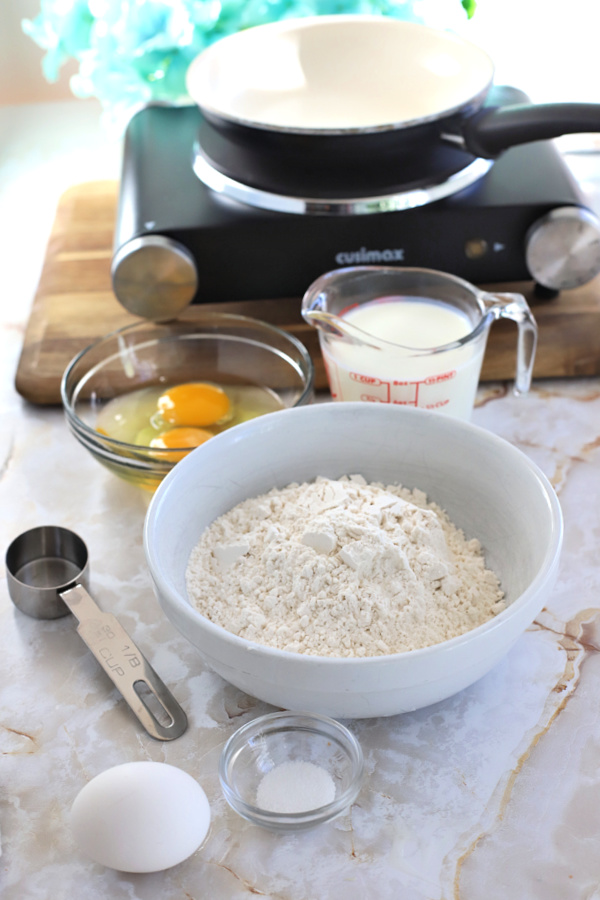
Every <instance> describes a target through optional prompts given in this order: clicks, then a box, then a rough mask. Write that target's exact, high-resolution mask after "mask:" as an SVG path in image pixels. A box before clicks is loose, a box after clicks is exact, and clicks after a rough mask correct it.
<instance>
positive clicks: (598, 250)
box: [525, 206, 600, 291]
mask: <svg viewBox="0 0 600 900" xmlns="http://www.w3.org/2000/svg"><path fill="white" fill-rule="evenodd" d="M525 260H526V262H527V267H528V269H529V271H530V273H531V275H532V277H533V278H534V279H535V280H536V281H537V283H538V284H541V285H542V286H543V287H546V288H550V289H551V290H555V291H562V290H565V289H568V288H576V287H580V285H582V284H586V283H587V282H588V281H591V280H592V278H594V277H595V276H596V275H597V274H598V273H599V272H600V220H599V219H598V217H597V216H596V215H594V213H592V212H590V210H589V209H585V208H583V207H580V206H559V207H557V208H556V209H553V210H551V211H550V212H549V213H546V215H545V216H542V218H541V219H538V220H537V222H534V223H533V225H532V226H531V227H530V229H529V231H528V232H527V235H526V237H525Z"/></svg>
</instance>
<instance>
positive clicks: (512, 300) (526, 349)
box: [483, 294, 538, 396]
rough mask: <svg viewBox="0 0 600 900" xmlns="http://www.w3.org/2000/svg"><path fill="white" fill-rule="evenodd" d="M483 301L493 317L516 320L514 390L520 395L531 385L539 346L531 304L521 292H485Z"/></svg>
mask: <svg viewBox="0 0 600 900" xmlns="http://www.w3.org/2000/svg"><path fill="white" fill-rule="evenodd" d="M483 301H484V303H485V305H486V307H487V309H488V315H491V316H492V318H493V319H511V320H512V321H513V322H516V325H517V329H518V337H517V366H516V371H515V382H514V386H513V392H514V393H515V394H516V395H517V396H519V395H520V394H526V393H527V392H528V391H529V389H530V387H531V378H532V376H533V364H534V362H535V351H536V347H537V338H538V330H537V324H536V321H535V319H534V317H533V314H532V312H531V309H530V308H529V305H528V303H527V301H526V299H525V297H523V296H522V295H521V294H484V296H483Z"/></svg>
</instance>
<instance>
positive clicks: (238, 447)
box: [144, 402, 562, 718]
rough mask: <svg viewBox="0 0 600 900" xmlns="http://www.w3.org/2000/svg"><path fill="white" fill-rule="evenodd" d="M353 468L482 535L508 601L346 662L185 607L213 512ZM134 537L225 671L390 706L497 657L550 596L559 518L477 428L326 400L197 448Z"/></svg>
mask: <svg viewBox="0 0 600 900" xmlns="http://www.w3.org/2000/svg"><path fill="white" fill-rule="evenodd" d="M352 473H360V474H362V475H363V476H364V477H365V478H366V479H367V480H368V481H382V482H384V483H388V484H389V483H397V482H400V483H401V484H403V485H404V486H405V487H410V488H415V487H418V488H421V489H422V490H424V491H426V492H427V494H428V495H429V498H430V499H431V500H434V501H435V502H436V503H438V504H439V505H440V506H442V507H443V508H444V509H445V510H446V511H447V512H448V514H449V516H450V518H451V520H452V521H453V522H454V523H455V524H456V525H458V526H459V527H461V528H462V529H463V530H464V531H465V533H466V534H467V536H468V537H477V538H478V539H479V540H480V541H481V544H482V546H483V549H484V552H485V555H486V561H487V564H488V566H489V567H490V568H492V569H493V570H494V571H495V572H496V573H497V574H498V576H499V577H500V580H501V583H502V587H503V590H504V591H505V595H506V601H507V608H506V609H505V610H504V611H503V612H501V613H500V614H499V615H498V616H496V617H495V618H494V619H492V620H490V621H489V622H486V623H485V624H483V625H480V626H479V627H478V628H475V629H474V630H473V631H470V632H468V633H466V634H464V635H461V636H460V637H457V638H453V639H452V640H449V641H445V642H444V643H441V644H436V645H434V646H431V647H425V648H423V649H421V650H413V651H410V652H406V653H398V654H393V655H389V656H378V657H371V658H359V659H356V658H350V659H347V658H332V657H320V656H308V655H303V654H299V653H298V654H296V653H290V652H286V651H282V650H276V649H273V648H270V647H265V646H261V645H259V644H256V643H252V642H250V641H247V640H244V639H243V638H239V637H237V636H235V635H233V634H231V633H229V632H227V631H225V630H224V629H223V628H220V627H218V626H217V625H214V624H212V623H211V622H210V621H208V619H206V618H205V617H203V616H202V615H200V613H199V612H197V611H196V610H195V609H194V608H193V607H192V606H191V605H190V603H189V602H188V598H187V595H186V588H185V570H186V566H187V562H188V557H189V554H190V552H191V550H192V548H193V546H194V545H195V544H196V542H197V541H198V539H199V536H200V534H201V532H202V531H203V530H204V529H205V528H206V527H207V526H208V525H209V524H210V523H211V522H212V521H213V520H214V519H215V518H217V516H219V515H221V514H222V513H224V512H226V511H227V510H228V509H230V508H231V507H233V506H235V505H236V504H237V503H239V502H241V501H242V500H244V499H245V498H247V497H252V496H256V495H258V494H262V493H264V492H266V491H268V490H270V489H271V488H272V487H283V486H285V485H287V484H289V483H290V482H292V481H298V482H302V481H310V480H312V479H314V478H315V477H316V476H318V475H323V476H327V477H332V478H336V477H339V476H341V475H344V474H352ZM144 542H145V550H146V557H147V561H148V565H149V567H150V572H151V574H152V578H153V580H154V583H155V587H156V592H157V596H158V599H159V602H160V604H161V606H162V608H163V610H164V612H165V613H166V615H167V617H168V618H169V619H170V620H171V622H172V623H173V624H174V625H175V626H176V627H177V628H178V629H179V630H180V631H181V633H182V634H183V635H184V636H185V637H186V638H187V640H189V641H190V642H191V643H192V644H194V645H195V646H196V647H197V648H198V650H199V651H200V653H201V654H202V656H203V657H204V659H205V660H206V662H207V663H208V664H209V665H210V666H211V667H212V668H213V669H214V670H215V671H216V672H218V673H219V674H220V675H222V676H223V678H225V679H226V680H227V681H229V682H231V683H232V684H234V685H236V686H237V687H238V688H240V689H242V690H244V691H246V692H247V693H248V694H251V695H253V696H255V697H258V698H259V699H261V700H264V701H267V702H269V703H272V704H274V705H275V706H280V707H283V708H286V709H302V710H308V711H311V712H316V713H321V714H324V715H329V716H334V717H338V718H353V717H369V716H387V715H393V714H396V713H402V712H407V711H410V710H414V709H419V708H421V707H424V706H428V705H429V704H431V703H435V702H437V701H439V700H443V699H444V698H446V697H449V696H451V695H452V694H454V693H456V692H457V691H460V690H462V689H463V688H465V687H467V686H468V685H470V684H473V682H475V681H477V680H478V679H479V678H481V677H482V676H483V675H485V674H486V672H488V671H489V670H490V669H491V668H492V667H493V666H495V665H496V663H497V662H498V661H499V660H500V659H501V658H502V657H503V656H504V655H505V654H506V653H507V651H508V650H509V648H510V647H511V646H512V645H513V644H514V642H515V641H516V640H517V639H518V637H519V636H520V635H521V634H522V633H523V631H524V630H525V629H526V628H527V627H528V626H529V625H530V624H531V622H532V621H533V620H534V618H535V617H536V615H537V614H538V613H539V611H540V610H541V609H542V607H543V606H544V604H545V603H546V601H547V599H548V596H549V594H550V591H551V588H552V585H553V583H554V579H555V576H556V573H557V569H558V563H559V556H560V548H561V543H562V515H561V510H560V506H559V503H558V499H557V497H556V495H555V493H554V491H553V489H552V487H551V485H550V484H549V482H548V480H547V479H546V477H545V476H544V475H543V473H542V472H541V471H540V470H539V469H538V468H537V466H536V465H535V464H534V463H533V462H532V461H531V460H530V459H529V458H528V457H527V456H525V454H523V453H521V451H519V450H518V449H517V448H515V447H513V446H512V445H511V444H509V443H508V442H507V441H504V440H502V439H501V438H499V437H497V436H495V435H493V434H491V433H490V432H488V431H485V430H484V429H482V428H478V427H476V426H474V425H471V424H469V423H466V422H461V421H459V420H457V419H452V418H450V417H447V416H443V415H440V414H438V413H429V412H427V411H424V410H413V409H408V408H405V407H395V406H388V405H384V404H375V403H360V402H359V403H323V404H317V405H313V406H308V407H304V408H296V409H290V410H282V411H281V412H277V413H274V414H270V415H267V416H263V417H262V418H260V419H255V420H254V421H252V422H247V423H245V424H243V425H240V426H237V427H236V428H232V429H231V430H229V431H227V432H224V433H223V434H221V435H218V436H217V437H215V438H213V439H211V440H210V441H207V442H206V444H204V445H203V446H201V447H199V448H198V449H197V450H194V451H193V452H192V453H191V454H190V455H189V456H188V457H186V458H185V459H184V460H182V462H180V463H178V465H177V466H176V467H175V468H174V469H173V471H172V472H171V473H170V474H169V475H168V476H167V478H166V479H165V480H164V481H163V483H162V484H161V485H160V487H159V488H158V491H157V492H156V494H155V496H154V497H153V499H152V502H151V504H150V507H149V510H148V514H147V518H146V524H145V529H144Z"/></svg>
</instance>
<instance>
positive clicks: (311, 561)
mask: <svg viewBox="0 0 600 900" xmlns="http://www.w3.org/2000/svg"><path fill="white" fill-rule="evenodd" d="M186 581H187V591H188V596H189V598H190V600H191V602H192V603H193V604H194V605H195V606H196V608H197V609H198V610H199V612H201V613H202V615H204V616H206V617H207V618H208V619H210V620H211V621H212V622H214V623H215V624H217V625H220V626H222V627H223V628H225V629H226V630H227V631H230V632H232V633H233V634H236V635H239V636H241V637H243V638H246V639H247V640H250V641H253V642H256V643H259V644H265V645H267V646H270V647H276V648H279V649H282V650H288V651H291V652H295V653H305V654H312V655H319V656H336V657H369V656H382V655H385V654H390V653H400V652H404V651H408V650H414V649H418V648H421V647H428V646H431V645H433V644H437V643H440V642H442V641H445V640H449V639H450V638H453V637H456V636H457V635H460V634H463V633H465V632H467V631H470V630H471V629H473V628H475V627H477V626H478V625H481V624H482V623H484V622H486V621H488V620H489V619H491V618H492V617H493V616H495V615H496V614H497V613H498V612H500V611H501V610H503V609H504V602H503V593H502V591H501V589H500V585H499V581H498V578H497V576H496V575H495V574H494V573H493V572H491V571H490V570H489V569H487V568H486V565H485V559H484V557H483V553H482V550H481V546H480V544H479V541H478V540H476V539H467V538H466V537H465V535H464V534H463V532H462V531H461V530H460V529H459V528H457V527H456V526H455V525H454V524H453V523H452V522H451V521H450V520H449V518H448V516H447V514H446V513H445V512H444V511H443V510H442V509H440V507H439V506H436V504H435V503H431V502H428V499H427V496H426V495H425V494H424V493H423V492H422V491H420V490H412V491H410V490H408V489H406V488H403V487H401V486H399V485H383V484H377V483H371V484H369V483H367V482H366V481H365V479H364V478H363V477H362V476H361V475H351V476H344V477H342V478H340V479H338V480H330V479H328V478H317V479H316V480H315V481H314V482H310V483H304V484H290V485H288V486H287V487H285V488H283V489H277V488H274V489H273V490H271V491H269V492H268V493H267V494H263V495H261V496H259V497H254V498H250V499H248V500H245V501H243V502H242V503H240V504H238V505H237V506H235V507H234V508H233V509H232V510H230V511H229V512H227V513H225V514H224V515H222V516H220V517H219V518H218V519H217V520H216V521H215V522H213V523H212V524H211V525H210V527H209V528H207V529H206V531H205V532H204V533H203V535H202V537H201V539H200V541H199V543H198V544H197V546H196V547H195V548H194V550H193V551H192V553H191V555H190V559H189V563H188V567H187V572H186Z"/></svg>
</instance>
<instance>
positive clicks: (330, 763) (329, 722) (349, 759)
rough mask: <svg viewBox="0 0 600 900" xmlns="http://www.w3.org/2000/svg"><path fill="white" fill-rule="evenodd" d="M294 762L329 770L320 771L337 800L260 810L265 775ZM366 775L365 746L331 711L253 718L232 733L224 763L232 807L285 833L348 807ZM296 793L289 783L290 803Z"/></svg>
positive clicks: (227, 795) (225, 786)
mask: <svg viewBox="0 0 600 900" xmlns="http://www.w3.org/2000/svg"><path fill="white" fill-rule="evenodd" d="M293 762H301V763H312V764H313V766H317V767H319V769H320V770H324V772H323V771H320V772H319V770H316V772H317V774H318V775H319V776H323V777H324V778H325V779H326V780H327V782H328V785H329V784H330V783H331V781H332V782H333V784H334V786H335V796H334V798H333V800H331V801H330V802H327V803H325V804H323V805H320V806H314V807H313V808H311V809H303V810H302V811H300V812H298V811H289V812H288V811H285V812H274V811H272V810H269V809H261V808H260V806H258V805H257V791H258V790H259V786H260V785H261V782H262V780H263V779H264V778H265V777H266V776H267V775H268V774H269V773H271V772H273V770H275V768H276V767H278V766H282V765H283V764H284V763H293ZM312 771H315V770H312ZM304 774H305V772H304ZM363 774H364V762H363V753H362V749H361V746H360V744H359V743H358V741H357V740H356V738H355V737H354V736H353V735H352V734H351V733H350V732H349V731H348V729H347V728H345V727H344V726H343V725H340V723H339V722H336V721H335V720H334V719H330V718H328V717H327V716H319V715H314V714H312V713H303V712H277V713H270V714H269V715H266V716H260V717H259V718H257V719H253V720H252V721H251V722H248V723H247V724H246V725H243V726H242V727H241V728H239V729H238V730H237V731H236V732H235V733H234V734H233V735H232V736H231V737H230V738H229V740H228V741H227V743H226V744H225V747H224V748H223V752H222V754H221V759H220V762H219V778H220V780H221V787H222V789H223V793H224V795H225V799H226V800H227V802H228V803H229V805H230V806H231V807H232V809H234V810H235V811H236V812H237V813H239V814H240V815H241V816H243V817H244V818H245V819H248V820H249V821H250V822H253V823H254V824H255V825H262V826H263V827H264V828H268V829H270V830H272V831H280V832H284V831H301V830H304V829H307V828H312V827H313V826H315V825H320V824H321V823H323V822H328V821H330V820H331V819H334V818H336V816H339V815H341V814H342V813H344V812H346V811H347V810H348V809H349V807H350V806H351V805H352V803H354V801H355V800H356V798H357V796H358V793H359V791H360V788H361V784H362V779H363ZM330 780H331V781H330ZM292 794H293V785H291V784H290V790H289V793H288V795H287V798H288V802H290V803H291V802H292V801H289V797H291V796H292Z"/></svg>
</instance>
